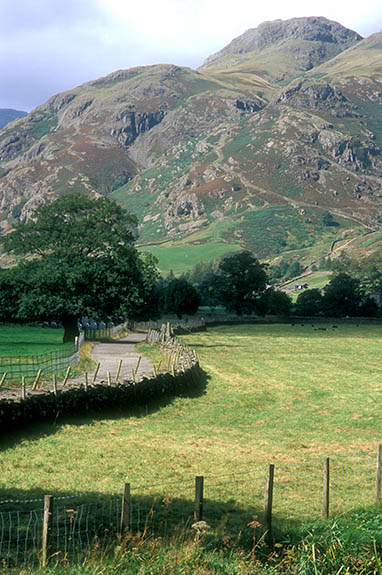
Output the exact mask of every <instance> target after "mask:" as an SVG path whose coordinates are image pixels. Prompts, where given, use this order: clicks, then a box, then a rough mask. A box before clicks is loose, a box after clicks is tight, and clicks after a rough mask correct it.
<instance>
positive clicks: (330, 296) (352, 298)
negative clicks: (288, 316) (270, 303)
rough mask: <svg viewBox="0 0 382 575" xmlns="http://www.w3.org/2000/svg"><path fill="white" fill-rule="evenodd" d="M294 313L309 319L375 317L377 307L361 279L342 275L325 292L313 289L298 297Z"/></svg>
mask: <svg viewBox="0 0 382 575" xmlns="http://www.w3.org/2000/svg"><path fill="white" fill-rule="evenodd" d="M295 312H296V315H300V316H308V317H309V316H312V317H315V316H326V317H356V316H365V317H374V316H375V315H376V314H377V312H378V306H377V304H376V303H375V302H374V301H373V300H372V299H371V298H369V296H368V294H367V291H366V290H365V289H364V288H362V286H361V283H360V280H359V279H358V278H354V277H352V276H350V275H349V274H346V273H339V274H336V275H334V276H333V278H332V279H331V280H330V282H329V283H328V284H327V285H326V286H325V287H324V289H323V292H322V293H321V290H319V289H310V290H305V291H303V292H302V293H301V294H299V296H298V298H297V301H296V305H295Z"/></svg>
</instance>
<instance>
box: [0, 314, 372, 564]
mask: <svg viewBox="0 0 382 575" xmlns="http://www.w3.org/2000/svg"><path fill="white" fill-rule="evenodd" d="M319 327H320V328H321V329H320V330H318V327H313V326H312V325H311V324H307V325H296V326H290V325H242V326H221V327H215V328H209V329H208V331H207V332H200V333H194V334H190V335H187V336H185V337H184V339H185V341H186V342H187V343H188V344H189V345H191V346H192V347H194V348H195V349H196V350H197V353H198V356H199V359H200V363H201V365H202V366H203V369H204V370H205V373H206V378H207V379H206V385H205V387H204V388H203V387H199V388H198V389H195V393H192V394H189V395H183V396H181V397H176V398H164V399H163V401H162V402H160V403H155V404H152V405H147V406H146V407H145V408H143V409H142V408H141V409H133V408H132V409H131V411H129V412H128V413H125V414H123V415H118V416H117V415H116V414H113V413H109V414H105V417H103V418H91V417H88V418H87V417H83V418H74V419H73V420H72V421H60V420H59V419H58V420H57V421H56V423H55V424H54V425H40V426H38V427H37V426H36V427H32V428H29V429H26V430H22V431H19V432H15V433H9V434H8V435H7V437H3V438H2V440H1V451H0V467H1V469H2V476H1V485H0V499H7V498H19V497H21V498H30V497H32V498H33V497H36V496H37V497H39V496H41V495H42V494H44V493H48V492H49V493H52V494H54V495H67V494H75V493H87V494H89V496H91V497H92V498H93V497H99V496H100V494H101V493H110V494H116V495H120V493H121V490H122V485H123V483H124V482H126V481H129V482H131V485H132V490H133V493H134V494H136V496H141V497H142V501H147V500H145V497H146V496H147V497H149V496H151V495H154V494H161V495H168V496H169V497H170V499H169V500H168V501H169V504H170V509H174V510H176V509H177V510H178V511H174V513H176V512H179V509H181V510H183V511H184V509H192V497H193V481H194V476H195V475H199V474H201V475H205V476H206V483H205V497H206V501H205V508H204V511H205V515H206V519H207V521H208V522H209V523H210V524H211V525H212V527H213V528H214V529H215V528H216V529H217V534H216V535H213V534H212V533H211V535H210V539H209V541H210V543H208V545H207V547H206V548H205V549H202V547H199V546H196V547H195V545H194V544H190V543H188V542H187V541H188V539H187V537H186V538H185V540H184V541H182V542H179V544H176V545H177V546H178V547H177V548H178V553H177V554H176V557H174V554H173V553H172V552H171V550H170V549H169V548H168V547H166V544H165V543H164V542H163V541H162V542H160V541H159V540H158V542H155V540H154V542H153V543H154V547H152V546H151V544H150V543H148V544H147V545H146V547H143V546H141V543H139V542H137V541H132V542H131V545H132V546H133V549H134V551H131V553H132V555H129V553H130V552H128V554H127V555H125V554H123V555H121V557H119V556H118V557H117V556H115V557H116V558H115V560H111V559H110V560H109V559H108V560H107V562H106V563H103V561H104V560H103V559H99V558H96V557H95V559H94V563H91V562H86V564H85V563H84V565H83V566H82V567H80V566H78V567H76V568H73V569H68V570H67V572H68V573H69V572H70V573H73V574H74V573H94V574H95V573H97V574H98V573H102V569H103V568H104V567H105V568H110V569H115V570H114V571H110V572H115V573H125V572H126V573H135V572H136V573H138V572H139V573H145V574H146V573H147V574H148V573H150V574H151V573H154V572H155V573H162V572H163V573H164V572H166V571H165V568H166V569H167V572H168V570H170V572H173V573H178V572H179V573H187V572H195V573H199V572H200V573H201V574H202V573H203V574H204V573H206V572H207V571H208V570H209V569H210V571H211V573H226V572H228V573H238V574H239V573H247V572H248V573H257V572H258V573H263V572H264V573H273V572H274V573H276V572H277V573H287V572H288V573H289V571H287V570H285V571H283V570H282V569H281V570H277V569H279V568H278V567H277V568H276V566H275V571H272V570H271V567H269V570H267V569H268V567H267V568H266V570H265V571H263V570H262V568H261V567H260V566H259V565H258V566H257V567H256V569H258V571H257V570H255V569H254V563H253V557H251V556H249V555H246V556H244V555H241V554H240V553H241V552H240V550H238V551H234V549H235V543H234V538H235V537H236V538H238V535H237V534H238V533H240V532H241V531H242V529H243V528H244V530H245V529H247V530H248V527H247V524H248V522H250V521H251V517H252V516H253V515H258V516H259V517H261V515H260V512H261V506H262V500H263V488H264V481H265V475H266V470H267V465H268V464H269V463H271V462H273V463H275V464H276V472H275V473H276V475H275V476H276V484H275V493H274V513H275V519H276V523H277V525H278V526H279V527H280V526H282V528H283V529H284V534H285V533H291V532H293V530H294V529H295V526H296V520H297V521H298V522H301V521H302V520H303V519H304V520H306V521H311V523H310V525H313V523H312V522H313V521H315V520H317V519H318V518H319V516H320V512H321V509H320V505H321V493H322V462H323V458H324V457H326V456H330V457H332V458H334V459H333V461H332V467H331V473H332V479H331V485H332V491H333V493H334V496H333V501H332V506H331V510H332V512H333V513H335V512H341V513H344V512H345V511H350V510H351V509H353V510H354V509H357V508H359V507H362V506H365V507H369V508H370V507H371V506H372V504H373V499H374V476H375V452H376V448H377V445H378V443H380V442H381V435H380V400H381V392H382V373H381V371H380V370H379V363H380V360H379V358H380V353H381V351H380V350H381V343H382V326H379V325H359V326H357V325H348V324H346V325H345V324H339V325H338V327H337V328H335V329H333V327H332V325H331V324H328V325H323V324H319ZM324 329H325V331H324ZM141 352H144V353H147V354H148V355H153V359H155V361H158V359H159V356H158V350H157V349H156V348H154V349H152V348H149V347H148V346H147V345H146V344H142V345H141ZM361 452H363V454H361ZM350 453H352V454H354V457H351V458H348V457H346V456H347V455H348V454H350ZM338 494H340V495H341V499H336V497H337V496H338ZM172 506H173V507H172ZM149 507H150V506H149ZM222 512H223V513H226V514H227V517H229V523H227V522H223V523H221V513H222ZM219 513H220V515H219ZM175 517H176V515H175ZM378 517H379V516H378V515H376V514H375V513H374V512H368V514H367V513H366V514H365V513H363V512H362V513H361V512H355V513H354V512H353V515H351V516H350V515H343V516H340V518H339V519H336V520H335V521H334V522H332V523H330V524H328V525H327V526H326V527H320V528H318V527H315V528H314V529H315V530H316V531H314V532H313V531H311V528H309V530H308V531H306V529H307V528H306V527H305V532H304V533H305V535H304V537H306V538H307V539H304V542H303V543H302V544H301V546H300V547H294V548H293V550H292V551H291V550H290V548H289V551H286V553H287V555H286V560H287V559H288V557H289V559H288V561H290V562H291V561H292V558H293V561H296V565H297V564H299V563H298V562H299V561H302V559H304V561H306V562H307V563H306V564H307V565H308V564H309V565H310V570H309V569H307V570H306V571H303V570H300V571H294V570H293V569H292V568H291V571H290V573H297V572H298V573H301V574H303V573H306V574H308V573H309V574H310V573H312V574H315V575H316V574H317V573H319V574H321V573H322V574H324V573H325V574H327V573H332V572H333V573H337V572H338V569H339V568H340V566H341V564H338V561H340V557H341V555H340V554H341V553H342V556H344V555H345V554H348V555H349V554H350V555H351V554H354V553H355V554H356V556H357V557H358V556H359V553H364V554H367V555H368V557H369V559H368V560H370V562H371V563H370V565H371V564H373V565H374V567H375V562H376V561H377V559H378V555H376V556H374V551H373V548H372V547H370V546H368V544H369V543H370V542H371V533H372V537H375V538H376V540H377V541H379V543H378V545H379V544H380V543H382V528H381V527H380V522H379V518H378ZM232 528H234V529H232ZM280 528H281V527H280ZM317 529H318V531H317ZM319 529H321V531H320V530H319ZM219 533H220V535H218V534H219ZM232 533H233V534H235V533H236V535H232ZM224 534H225V536H226V537H228V536H229V537H233V539H232V543H230V545H231V546H232V547H229V546H228V547H226V548H224V545H223V547H222V549H221V551H219V552H217V555H216V556H215V553H216V545H217V546H218V547H219V545H221V543H218V541H222V537H223V535H224ZM354 534H355V535H354ZM283 537H284V538H285V537H286V540H285V541H289V542H290V541H291V538H290V535H288V536H286V535H284V536H283ZM354 537H355V538H356V539H357V541H358V543H357V545H358V547H357V545H355V544H354V545H353V541H354ZM323 538H325V542H327V547H328V555H326V554H324V552H322V553H321V554H319V555H318V559H317V563H314V561H313V559H312V557H313V555H314V553H315V545H317V547H318V546H319V545H321V548H322V549H323V548H324V547H325V545H326V543H325V545H324V543H323V541H324V539H323ZM331 538H332V540H333V541H332V542H331ZM223 539H224V538H223ZM230 541H231V539H230ZM306 541H307V542H306ZM319 541H321V543H319ZM283 544H284V543H283ZM285 544H287V543H285ZM142 545H143V544H142ZM331 546H332V547H331ZM170 547H171V545H170ZM118 549H119V548H118ZM145 549H146V550H147V553H150V554H151V556H152V557H153V559H152V561H155V562H158V565H157V567H156V569H157V570H156V571H150V570H149V569H148V570H139V569H138V564H139V562H144V563H145V565H146V564H147V560H146V559H145V557H146V556H147V553H146V552H145ZM198 549H199V551H198ZM224 549H225V551H224ZM230 549H232V552H231V551H230ZM345 550H346V553H345ZM359 550H360V551H359ZM223 552H224V553H228V555H227V556H226V555H224V557H225V559H224V562H222V563H221V565H220V566H219V568H218V564H217V559H218V557H223V555H219V553H223ZM126 553H127V551H126ZM312 553H313V555H312ZM325 553H326V552H325ZM333 553H335V554H336V555H335V556H334V558H333ZM350 555H349V556H350ZM127 556H129V562H128V563H127V562H126V561H127V560H125V559H126V557H127ZM352 557H353V556H352ZM329 559H330V561H332V564H333V571H332V570H329V569H328V568H326V567H325V566H324V567H323V568H322V571H320V570H318V567H317V566H318V565H321V563H322V564H323V563H324V561H326V560H328V561H329ZM345 559H346V561H350V560H351V558H350V559H349V557H348V556H347V555H346V558H345ZM345 559H344V561H345ZM353 559H354V557H353ZM353 559H352V560H353ZM274 561H275V562H276V559H275V558H274ZM312 561H313V562H312ZM135 562H137V565H135ZM320 562H321V563H320ZM223 563H224V564H225V565H228V564H229V565H231V566H230V571H224V565H223ZM231 563H232V564H231ZM214 564H215V565H216V569H215V570H214V569H213V565H214ZM102 565H103V567H102ZM127 565H129V567H128V566H127ZM197 565H199V567H197ZM107 566H108V567H107ZM117 566H118V568H117ZM161 566H162V567H161ZM289 566H291V565H289ZM334 567H336V569H334ZM374 567H373V568H374ZM161 568H163V571H161V570H160V569H161ZM197 568H198V569H199V568H200V571H197ZM288 568H289V567H288ZM126 569H127V571H126ZM142 569H143V567H142ZM187 569H189V571H187ZM192 569H194V571H192ZM203 569H204V570H203ZM26 572H27V571H26ZM63 572H66V570H63ZM105 572H106V571H105ZM348 572H349V573H350V572H351V573H352V572H353V571H348ZM354 572H358V571H354ZM359 572H362V573H369V572H370V573H378V571H377V570H375V571H372V570H370V571H361V570H360V571H359Z"/></svg>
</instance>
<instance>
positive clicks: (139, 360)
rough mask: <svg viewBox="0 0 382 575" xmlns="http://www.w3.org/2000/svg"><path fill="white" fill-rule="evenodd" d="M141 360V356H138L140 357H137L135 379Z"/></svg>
mask: <svg viewBox="0 0 382 575" xmlns="http://www.w3.org/2000/svg"><path fill="white" fill-rule="evenodd" d="M141 359H142V356H141V355H140V356H139V357H138V361H137V365H136V366H135V370H134V377H136V375H137V373H138V369H139V364H140V363H141Z"/></svg>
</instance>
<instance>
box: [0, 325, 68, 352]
mask: <svg viewBox="0 0 382 575" xmlns="http://www.w3.org/2000/svg"><path fill="white" fill-rule="evenodd" d="M63 335H64V330H63V329H51V328H46V329H44V328H41V327H35V326H25V325H20V326H17V325H12V326H11V325H2V326H0V358H1V357H16V356H20V357H30V356H31V355H39V354H42V353H46V352H49V351H55V350H57V349H62V348H63V343H62V337H63ZM70 345H71V344H69V347H70Z"/></svg>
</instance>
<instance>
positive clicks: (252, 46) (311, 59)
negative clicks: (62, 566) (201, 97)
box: [205, 18, 362, 70]
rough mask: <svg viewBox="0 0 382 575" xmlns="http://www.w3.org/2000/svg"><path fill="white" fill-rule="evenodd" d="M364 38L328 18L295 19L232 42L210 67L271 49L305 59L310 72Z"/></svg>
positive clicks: (303, 63)
mask: <svg viewBox="0 0 382 575" xmlns="http://www.w3.org/2000/svg"><path fill="white" fill-rule="evenodd" d="M361 39H362V37H361V36H360V35H359V34H357V33H356V32H353V31H352V30H349V29H348V28H345V27H344V26H341V24H338V23H337V22H333V21H331V20H327V19H326V18H292V19H291V20H275V21H273V22H263V24H260V26H258V28H251V29H250V30H247V31H246V32H245V33H244V34H242V35H241V36H239V37H238V38H235V39H234V40H232V42H231V43H230V44H228V46H226V47H225V48H223V49H222V50H220V51H219V52H217V53H216V54H213V55H212V56H210V57H209V58H207V60H206V62H205V65H207V66H208V65H210V64H212V63H215V65H216V62H217V61H219V60H222V59H223V60H224V58H225V57H227V56H232V55H243V54H248V53H250V52H261V51H264V50H266V49H267V48H269V47H271V48H272V49H274V48H275V47H276V48H277V50H285V51H290V52H292V53H293V54H294V56H295V58H296V59H298V58H299V57H300V58H301V66H302V69H305V70H310V69H311V68H313V66H317V65H318V64H320V63H321V62H324V61H325V60H326V59H327V57H328V56H329V57H333V56H334V55H335V54H338V53H340V52H342V51H343V50H346V48H349V47H350V46H353V45H354V44H355V43H356V42H359V41H360V40H361Z"/></svg>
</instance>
